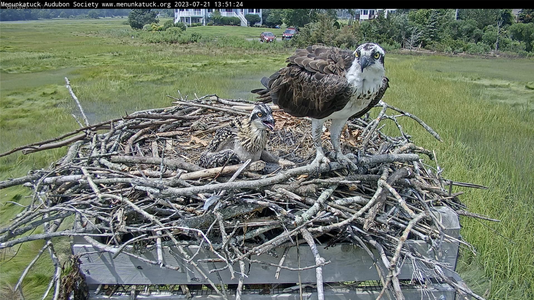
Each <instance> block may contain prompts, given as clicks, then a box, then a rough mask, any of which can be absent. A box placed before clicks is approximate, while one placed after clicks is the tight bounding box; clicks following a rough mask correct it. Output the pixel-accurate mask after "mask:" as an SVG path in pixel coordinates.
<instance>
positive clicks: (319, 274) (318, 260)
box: [300, 228, 324, 300]
mask: <svg viewBox="0 0 534 300" xmlns="http://www.w3.org/2000/svg"><path fill="white" fill-rule="evenodd" d="M300 233H301V234H302V237H303V238H304V239H305V240H306V242H307V243H308V245H309V246H310V250H311V252H312V253H313V256H314V257H315V264H317V265H318V266H317V268H315V277H316V280H317V299H318V300H324V286H323V268H322V267H321V266H320V265H322V264H324V258H322V257H321V255H320V254H319V250H317V246H316V245H315V242H314V241H313V237H312V235H311V234H310V232H309V231H308V230H306V228H302V229H301V230H300Z"/></svg>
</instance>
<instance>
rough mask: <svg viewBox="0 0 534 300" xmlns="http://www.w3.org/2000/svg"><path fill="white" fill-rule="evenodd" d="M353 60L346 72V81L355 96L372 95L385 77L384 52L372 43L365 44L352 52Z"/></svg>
mask: <svg viewBox="0 0 534 300" xmlns="http://www.w3.org/2000/svg"><path fill="white" fill-rule="evenodd" d="M354 56H355V59H354V61H353V62H352V66H351V67H350V69H349V70H348V72H347V80H348V81H349V82H350V83H351V84H352V85H353V86H354V88H355V90H356V91H357V94H372V93H375V92H376V91H378V89H379V88H380V86H381V84H382V78H383V77H384V76H385V73H386V71H385V69H384V57H385V52H384V49H382V48H381V47H380V46H378V45H377V44H374V43H365V44H362V45H360V46H358V48H356V50H355V51H354Z"/></svg>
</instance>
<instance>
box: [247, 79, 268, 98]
mask: <svg viewBox="0 0 534 300" xmlns="http://www.w3.org/2000/svg"><path fill="white" fill-rule="evenodd" d="M269 80H270V79H269V78H267V77H263V78H262V79H261V81H260V82H261V84H262V85H263V86H264V87H265V88H264V89H254V90H252V91H250V92H251V93H254V94H258V95H259V97H258V100H259V101H261V102H263V103H269V102H272V101H273V99H272V98H271V94H270V93H269V92H270V91H271V89H269Z"/></svg>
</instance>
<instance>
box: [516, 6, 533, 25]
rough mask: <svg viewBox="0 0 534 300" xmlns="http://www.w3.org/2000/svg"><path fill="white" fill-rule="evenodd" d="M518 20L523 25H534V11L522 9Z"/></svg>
mask: <svg viewBox="0 0 534 300" xmlns="http://www.w3.org/2000/svg"><path fill="white" fill-rule="evenodd" d="M517 19H518V21H519V22H521V23H533V22H534V9H522V10H521V11H519V15H518V16H517Z"/></svg>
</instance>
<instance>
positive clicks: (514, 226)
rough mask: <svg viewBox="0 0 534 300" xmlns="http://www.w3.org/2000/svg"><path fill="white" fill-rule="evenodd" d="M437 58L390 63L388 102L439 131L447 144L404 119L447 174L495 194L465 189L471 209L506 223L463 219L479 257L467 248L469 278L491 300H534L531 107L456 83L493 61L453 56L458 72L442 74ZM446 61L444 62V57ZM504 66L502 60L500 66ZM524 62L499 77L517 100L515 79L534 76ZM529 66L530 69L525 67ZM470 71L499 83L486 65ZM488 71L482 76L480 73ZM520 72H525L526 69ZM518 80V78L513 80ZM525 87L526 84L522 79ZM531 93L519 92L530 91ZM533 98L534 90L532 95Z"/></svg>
mask: <svg viewBox="0 0 534 300" xmlns="http://www.w3.org/2000/svg"><path fill="white" fill-rule="evenodd" d="M429 59H430V60H432V59H436V58H426V59H425V58H417V59H413V58H407V57H396V60H394V61H393V62H391V61H390V64H389V67H388V72H389V73H388V74H389V77H390V79H391V86H392V87H391V89H390V90H389V91H388V93H387V94H386V99H385V100H386V101H387V102H390V103H392V104H394V105H397V106H400V107H403V108H404V109H406V110H408V111H410V112H412V113H414V114H416V115H418V116H420V117H422V118H423V119H424V120H426V121H427V122H428V124H429V125H430V126H432V127H433V128H435V129H436V130H438V132H439V134H440V135H441V137H442V138H443V142H441V143H440V142H437V141H435V140H433V138H432V137H431V136H429V135H428V134H425V133H424V132H422V130H421V129H420V128H418V127H419V126H418V125H416V124H414V123H413V122H405V123H403V126H404V127H405V129H406V131H408V132H410V133H413V136H414V138H415V141H416V142H417V144H419V145H422V146H424V147H426V148H428V149H435V151H436V154H437V157H438V162H439V164H440V166H441V167H442V168H443V174H444V175H445V176H446V177H447V178H450V179H454V180H457V181H465V182H473V183H477V184H482V185H485V186H488V187H490V189H489V190H466V189H465V188H461V189H457V190H462V191H465V192H466V194H465V195H464V196H463V197H462V199H463V200H464V201H465V203H466V204H467V206H468V209H469V210H470V211H473V212H477V213H480V214H483V215H488V216H491V217H493V218H497V219H500V220H501V222H500V223H488V222H486V221H479V220H475V219H471V218H462V227H463V229H462V232H461V233H462V236H463V237H464V238H465V239H466V240H467V241H469V242H471V243H472V244H473V245H474V246H475V248H476V250H477V254H476V255H472V254H471V253H470V252H469V250H468V249H462V252H461V263H460V271H461V272H465V274H466V275H467V277H466V280H467V281H468V282H469V281H470V282H473V283H474V284H473V285H474V286H475V287H477V288H478V289H479V290H478V291H477V292H479V293H480V294H485V293H488V294H489V298H490V299H532V297H533V296H534V286H533V282H534V269H533V268H532V267H533V266H534V257H533V255H532V254H533V253H534V236H533V235H532V228H534V227H533V225H534V224H533V220H534V217H533V216H534V209H533V207H534V199H533V198H532V195H533V194H534V193H533V192H534V190H533V183H534V173H533V172H532V169H533V168H534V139H533V137H534V129H533V128H532V121H533V120H534V114H533V110H532V108H530V107H528V106H514V105H510V104H509V103H508V104H505V103H504V102H503V101H499V102H493V101H489V99H488V97H487V96H488V95H491V94H492V90H491V89H492V87H488V86H487V85H486V84H480V83H479V81H480V80H477V81H472V82H469V81H467V80H451V78H456V79H458V78H460V79H462V78H464V76H465V73H458V72H457V71H458V70H467V69H468V68H469V67H468V66H469V65H473V64H482V63H484V64H485V66H486V68H487V67H490V66H491V65H492V61H487V60H486V61H479V60H478V59H450V58H449V59H448V64H449V65H448V66H449V67H450V68H451V69H450V70H447V71H446V72H444V73H443V72H435V70H434V66H433V65H432V64H430V63H428V60H429ZM440 59H444V58H440ZM500 63H501V62H500V61H496V65H499V64H500ZM509 64H512V65H518V66H519V65H521V66H523V67H522V68H516V69H515V70H516V72H517V73H515V74H513V76H514V77H515V79H512V76H507V74H509V75H512V73H511V72H509V71H507V70H505V71H503V76H502V77H501V78H500V80H508V81H509V84H507V85H505V86H499V87H497V88H499V89H506V91H507V93H508V96H509V97H510V98H511V99H512V100H511V101H514V100H513V99H515V98H516V97H517V94H518V91H515V90H514V88H513V87H514V86H516V85H518V83H517V82H516V81H515V80H522V78H526V77H528V76H529V75H528V74H529V71H527V70H528V69H531V68H532V67H534V63H533V62H532V61H526V60H523V61H513V62H508V65H509ZM524 66H529V67H524ZM478 68H479V69H478V70H475V71H471V72H469V73H470V75H471V76H472V75H474V74H477V76H479V77H480V78H486V79H485V80H494V79H495V78H496V77H498V74H497V73H494V74H493V75H492V74H489V75H486V73H484V71H483V69H484V68H483V66H480V65H478ZM481 69H482V71H481ZM521 70H524V71H523V72H521ZM511 80H513V81H511ZM520 82H521V81H520ZM519 85H520V84H519ZM524 93H525V91H524V90H521V91H519V94H521V95H522V94H524ZM526 94H527V95H528V96H529V97H532V96H533V95H534V93H532V91H530V93H526Z"/></svg>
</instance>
